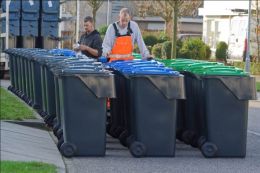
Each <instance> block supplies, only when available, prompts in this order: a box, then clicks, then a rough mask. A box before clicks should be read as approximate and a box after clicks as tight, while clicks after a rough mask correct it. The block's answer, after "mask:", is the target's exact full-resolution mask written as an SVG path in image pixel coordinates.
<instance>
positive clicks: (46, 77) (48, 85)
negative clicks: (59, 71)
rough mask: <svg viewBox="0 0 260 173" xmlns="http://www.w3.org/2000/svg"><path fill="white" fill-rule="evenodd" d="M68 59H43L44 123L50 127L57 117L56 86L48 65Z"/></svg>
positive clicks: (41, 61)
mask: <svg viewBox="0 0 260 173" xmlns="http://www.w3.org/2000/svg"><path fill="white" fill-rule="evenodd" d="M66 58H68V57H64V56H61V57H60V56H53V55H51V56H47V57H45V58H43V59H41V60H40V61H39V62H40V65H41V67H40V68H41V91H42V103H43V104H42V105H43V106H42V110H43V112H44V121H45V123H46V124H47V125H49V126H50V127H52V126H53V120H54V118H55V117H56V115H55V114H56V106H55V93H54V91H55V86H54V77H53V74H52V72H51V71H50V70H49V69H48V66H47V64H48V63H49V62H52V61H55V62H56V61H58V62H61V61H63V60H64V59H66Z"/></svg>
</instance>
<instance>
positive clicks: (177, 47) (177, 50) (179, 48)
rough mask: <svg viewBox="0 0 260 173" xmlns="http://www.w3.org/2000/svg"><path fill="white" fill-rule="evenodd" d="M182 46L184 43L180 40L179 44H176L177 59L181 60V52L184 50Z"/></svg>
mask: <svg viewBox="0 0 260 173" xmlns="http://www.w3.org/2000/svg"><path fill="white" fill-rule="evenodd" d="M182 45H183V42H182V41H181V40H180V39H178V40H177V43H176V58H181V56H180V50H181V48H182Z"/></svg>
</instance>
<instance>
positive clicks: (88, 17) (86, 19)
mask: <svg viewBox="0 0 260 173" xmlns="http://www.w3.org/2000/svg"><path fill="white" fill-rule="evenodd" d="M84 22H91V23H93V22H94V20H93V17H91V16H87V17H85V18H84Z"/></svg>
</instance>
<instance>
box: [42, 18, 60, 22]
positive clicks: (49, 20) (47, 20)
mask: <svg viewBox="0 0 260 173" xmlns="http://www.w3.org/2000/svg"><path fill="white" fill-rule="evenodd" d="M43 21H44V22H58V21H59V20H58V19H43Z"/></svg>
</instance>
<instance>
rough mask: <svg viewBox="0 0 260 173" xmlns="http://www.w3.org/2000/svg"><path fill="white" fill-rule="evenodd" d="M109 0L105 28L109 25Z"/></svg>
mask: <svg viewBox="0 0 260 173" xmlns="http://www.w3.org/2000/svg"><path fill="white" fill-rule="evenodd" d="M109 4H110V2H109V0H107V26H108V25H109Z"/></svg>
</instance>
